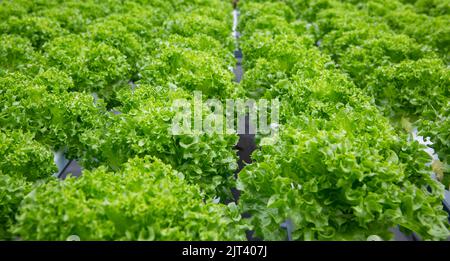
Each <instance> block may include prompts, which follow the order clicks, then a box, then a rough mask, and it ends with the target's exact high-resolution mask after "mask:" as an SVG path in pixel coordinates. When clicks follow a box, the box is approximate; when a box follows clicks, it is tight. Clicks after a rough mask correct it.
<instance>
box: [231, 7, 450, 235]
mask: <svg viewBox="0 0 450 261" xmlns="http://www.w3.org/2000/svg"><path fill="white" fill-rule="evenodd" d="M284 2H288V3H287V4H286V3H284ZM315 4H316V5H315ZM302 8H303V9H302ZM352 8H353V6H352V5H347V4H342V3H339V2H335V1H318V2H314V1H283V2H281V1H252V2H249V1H246V2H244V3H242V4H241V20H240V30H241V33H242V38H241V42H240V44H241V46H242V50H243V53H244V56H245V59H244V67H245V70H246V74H245V77H244V79H243V83H242V84H243V88H244V90H246V91H247V95H248V96H250V97H255V98H259V97H263V98H268V99H271V98H275V97H278V98H279V99H280V101H281V103H282V105H281V112H280V114H281V115H280V118H281V127H280V133H279V137H278V139H279V140H278V143H276V144H275V145H273V144H272V143H269V142H266V139H271V138H272V137H262V138H261V140H260V143H259V145H260V146H261V149H260V150H258V151H256V152H255V153H254V154H253V159H254V163H253V164H251V165H249V166H247V167H246V168H244V170H243V171H242V172H241V173H240V174H239V179H238V188H239V189H240V190H242V194H241V197H240V200H239V205H240V206H241V207H242V209H243V211H245V212H247V213H249V214H250V216H251V218H250V223H251V226H252V228H253V229H254V230H255V236H256V237H260V238H264V239H269V240H282V239H285V238H286V234H285V233H284V231H283V230H281V229H279V225H280V224H281V223H282V222H284V221H286V220H290V221H291V223H292V224H293V232H292V237H293V239H296V240H349V239H351V240H364V239H366V238H367V237H368V236H370V235H378V236H381V237H382V238H383V239H389V238H391V237H392V234H391V232H390V228H392V227H394V226H396V225H399V226H400V228H401V230H402V231H406V232H408V231H409V232H411V231H414V232H416V233H417V234H418V235H420V237H422V238H424V239H444V238H446V237H447V236H448V235H449V229H448V227H449V226H448V223H447V222H448V221H447V217H448V216H447V214H446V213H445V211H444V210H443V207H442V201H441V200H442V198H443V189H444V186H443V185H442V184H441V183H439V182H438V181H436V180H434V179H433V178H432V173H433V172H432V169H431V167H429V166H427V163H428V162H429V161H430V156H429V155H428V154H427V153H426V152H424V150H423V146H421V145H420V144H419V143H418V142H416V141H413V140H410V139H409V136H408V135H407V134H406V133H404V132H401V131H398V130H397V129H396V128H394V127H393V126H392V124H391V122H390V121H389V120H388V118H387V117H385V116H384V115H383V113H382V112H385V111H384V109H383V110H382V112H380V110H379V108H378V107H377V106H376V105H375V102H374V99H373V97H375V101H379V97H376V93H373V92H370V91H368V89H369V90H370V88H371V87H370V86H372V87H373V89H375V90H379V89H380V88H386V89H387V88H389V86H388V87H385V85H384V84H380V85H378V86H377V87H376V88H375V87H374V86H373V84H369V79H370V80H372V79H377V80H379V81H383V79H384V78H380V77H374V75H375V71H377V70H379V68H380V67H381V68H383V69H384V70H400V69H404V68H402V67H401V66H402V65H403V64H400V65H398V66H395V65H396V64H393V63H390V62H389V61H390V60H389V58H390V56H389V54H392V56H393V58H394V59H395V58H397V59H402V58H403V56H404V55H408V54H409V53H411V52H412V53H413V55H415V54H417V58H416V59H415V60H407V59H404V60H405V61H404V63H405V66H408V63H410V64H412V65H411V66H414V68H415V70H418V71H419V72H420V71H425V72H429V74H431V75H433V77H435V78H431V79H430V78H424V79H423V78H422V77H424V75H425V76H426V75H427V74H426V73H425V72H424V73H423V74H422V75H420V73H418V72H412V73H411V72H410V71H409V70H405V69H404V70H405V71H406V72H405V74H403V75H401V76H399V77H400V78H399V79H400V80H402V79H405V78H406V79H405V83H407V82H408V81H410V82H413V81H415V80H416V79H415V78H414V79H408V76H409V75H411V76H414V75H417V78H418V79H419V80H420V82H418V83H417V85H412V86H402V85H401V83H398V84H399V85H400V86H401V87H403V88H399V89H400V90H397V91H395V92H396V96H395V97H392V99H400V98H401V99H404V101H403V100H402V102H403V103H400V104H399V103H397V102H394V101H393V100H391V101H390V102H388V103H387V104H386V105H385V107H383V106H381V108H390V110H391V111H394V112H398V110H399V107H400V108H404V109H405V111H408V112H411V113H416V112H417V113H419V112H418V111H419V108H423V107H424V106H423V104H421V105H415V104H414V103H413V102H412V99H422V98H423V103H424V102H425V101H426V102H430V103H435V104H437V105H443V102H444V101H445V97H447V100H448V96H446V91H448V90H445V88H444V87H445V85H443V84H445V83H442V82H441V81H442V80H445V76H446V75H448V71H447V70H446V68H445V67H444V65H443V64H442V60H440V58H439V57H437V56H434V54H433V53H432V52H429V53H428V52H426V51H424V50H422V48H421V46H420V45H419V44H417V43H416V42H415V41H414V40H410V38H407V37H406V36H403V35H399V34H396V33H390V31H389V30H390V29H389V28H388V27H387V26H384V25H383V24H380V25H379V27H378V28H374V27H373V25H372V24H370V26H369V24H368V22H366V24H364V23H363V22H364V21H366V20H370V19H372V18H370V17H369V16H368V15H367V14H365V13H364V12H363V11H360V10H357V9H355V10H354V9H352ZM308 12H310V13H311V14H314V15H315V16H317V23H316V24H318V25H319V26H318V27H316V28H315V26H314V24H311V23H310V22H308V21H307V20H306V19H302V18H300V19H299V16H301V15H300V14H305V13H308ZM353 12H354V13H353ZM352 21H356V22H355V23H356V24H355V23H352ZM351 29H354V30H353V31H352V30H351ZM357 32H361V33H360V34H356V33H357ZM318 33H319V35H320V39H322V40H321V44H320V48H318V47H317V46H316V43H317V40H318V39H317V35H318ZM333 36H334V37H333ZM372 36H374V37H373V38H372ZM394 39H400V40H403V41H402V42H401V43H400V45H399V43H398V42H397V41H395V40H394ZM401 44H404V45H401ZM405 52H406V54H404V53H405ZM427 55H428V56H427ZM407 57H408V56H407ZM361 58H364V59H361ZM402 61H403V59H402ZM399 63H400V61H399ZM384 64H386V66H385V67H383V65H384ZM352 73H353V74H352ZM396 75H398V74H396ZM434 75H436V76H434ZM380 76H383V77H394V76H395V75H394V74H391V75H386V74H380ZM358 77H359V78H358ZM366 77H367V78H366ZM447 80H448V79H447ZM427 81H432V82H431V83H429V84H430V85H425V86H423V84H428V83H427ZM391 82H392V84H396V83H397V82H396V81H395V80H392V81H391V80H388V79H386V80H385V83H391ZM447 83H448V81H447ZM421 84H422V85H421ZM433 84H437V85H438V86H436V87H434V86H433ZM366 86H367V87H366ZM429 86H430V87H433V89H432V91H431V93H430V94H428V92H425V91H423V90H420V89H419V88H428V87H429ZM414 87H416V89H414ZM447 87H448V86H447ZM390 88H392V87H390ZM416 90H417V91H418V90H420V93H421V94H422V93H423V94H422V96H419V97H416V96H414V97H412V95H410V96H406V94H408V93H407V92H408V91H410V92H414V91H416ZM399 92H400V93H402V96H401V97H399V96H398V94H399ZM423 96H425V97H423ZM405 97H406V98H405ZM386 98H391V96H386ZM418 102H420V101H418ZM412 108H414V109H412ZM420 113H422V112H420ZM423 113H425V112H423ZM443 134H444V133H443ZM444 135H448V134H444Z"/></svg>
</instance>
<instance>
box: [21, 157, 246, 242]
mask: <svg viewBox="0 0 450 261" xmlns="http://www.w3.org/2000/svg"><path fill="white" fill-rule="evenodd" d="M239 220H240V214H239V212H237V208H236V206H235V205H233V204H231V205H229V206H226V205H222V204H216V203H211V202H206V203H205V202H204V201H203V198H202V194H201V190H200V189H199V188H198V187H197V186H195V185H188V184H187V183H186V181H185V179H184V176H183V174H182V173H180V172H177V171H174V170H172V169H171V168H170V167H169V166H167V165H165V164H163V163H162V162H161V161H159V160H157V159H154V158H146V159H134V160H130V161H129V162H128V163H127V164H126V165H125V166H124V167H123V169H120V170H117V171H116V172H114V173H111V172H107V171H106V169H105V168H99V169H97V170H95V171H86V172H85V173H84V174H83V176H82V177H81V178H79V179H74V178H69V179H66V180H64V181H59V180H52V181H50V182H48V183H47V184H43V185H41V186H39V187H37V188H36V189H35V190H34V191H33V192H32V193H30V194H29V196H27V198H26V199H25V200H24V201H23V203H22V206H21V208H20V211H19V215H18V223H17V225H16V226H14V229H13V231H14V233H15V234H17V235H18V236H20V238H21V239H26V240H30V239H33V240H65V239H66V238H67V237H69V236H70V235H77V236H79V237H80V238H81V240H243V239H244V238H245V233H244V230H243V229H244V228H245V227H244V226H242V225H240V224H239V222H240V221H239Z"/></svg>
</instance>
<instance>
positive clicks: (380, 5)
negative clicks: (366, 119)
mask: <svg viewBox="0 0 450 261" xmlns="http://www.w3.org/2000/svg"><path fill="white" fill-rule="evenodd" d="M272 2H275V3H276V2H277V1H272ZM285 2H286V5H287V6H289V9H288V10H286V11H285V18H286V21H277V24H278V25H277V28H283V27H285V23H286V22H288V23H294V24H295V27H296V28H297V27H299V28H302V29H303V28H304V26H305V25H303V24H302V23H303V22H299V21H304V22H306V28H307V30H306V32H305V34H307V35H310V36H311V37H312V38H313V40H314V41H315V44H316V45H317V46H318V47H319V49H320V50H321V51H322V52H324V53H326V54H328V55H330V56H331V58H332V60H333V61H334V62H335V63H336V66H337V67H338V68H339V69H340V70H341V71H342V72H344V73H345V74H347V75H349V76H350V78H351V80H352V81H353V82H354V84H355V85H356V86H357V87H358V88H361V89H362V90H364V92H365V93H367V94H368V95H369V96H370V97H373V98H374V101H375V103H376V105H377V106H378V108H379V109H380V110H381V111H382V113H383V114H384V115H385V116H387V117H388V118H390V119H391V122H392V124H393V125H395V126H396V127H397V128H398V129H399V130H406V131H407V132H413V131H415V129H417V130H418V133H419V135H422V136H424V137H430V140H431V142H432V143H433V145H431V146H432V147H433V149H434V150H435V152H436V153H437V154H438V156H439V159H440V161H435V162H434V164H433V166H434V171H435V172H436V173H437V174H438V178H439V179H440V180H441V181H442V182H443V183H444V184H445V185H446V186H447V187H448V186H449V185H450V165H449V162H450V158H449V155H450V136H449V135H450V134H449V132H448V129H450V125H449V124H450V70H449V69H448V62H449V60H448V53H449V49H448V46H450V38H449V37H450V33H449V30H450V26H449V25H450V12H449V11H448V8H449V4H448V2H447V1H437V0H436V1H416V2H414V3H412V2H411V1H409V2H408V3H406V2H405V3H402V2H401V1H384V0H373V1H352V0H347V1H336V0H310V1H297V0H289V1H285ZM421 6H422V7H423V6H427V7H429V8H430V10H431V9H432V8H437V9H439V10H440V11H438V12H436V13H435V14H434V15H429V14H427V13H424V12H423V8H420V7H421ZM430 12H431V11H430ZM271 19H275V18H273V17H272V18H271ZM277 30H280V29H277ZM297 30H298V29H297Z"/></svg>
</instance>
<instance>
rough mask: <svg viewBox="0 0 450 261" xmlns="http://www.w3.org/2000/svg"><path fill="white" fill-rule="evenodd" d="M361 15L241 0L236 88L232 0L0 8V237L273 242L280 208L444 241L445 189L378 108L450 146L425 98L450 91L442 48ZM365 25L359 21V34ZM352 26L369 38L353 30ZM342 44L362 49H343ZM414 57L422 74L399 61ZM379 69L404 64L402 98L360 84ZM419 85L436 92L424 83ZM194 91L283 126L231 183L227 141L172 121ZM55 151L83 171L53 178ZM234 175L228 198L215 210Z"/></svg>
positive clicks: (324, 234)
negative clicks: (255, 104) (248, 105)
mask: <svg viewBox="0 0 450 261" xmlns="http://www.w3.org/2000/svg"><path fill="white" fill-rule="evenodd" d="M418 2H419V1H418ZM422 2H423V1H422ZM380 3H381V2H380ZM369 4H370V3H369ZM398 5H400V3H398ZM409 6H411V7H410V8H412V9H411V10H414V11H415V12H417V13H418V14H420V15H422V14H423V15H428V16H431V14H428V13H425V12H423V11H419V10H420V6H421V5H420V4H417V5H414V6H413V5H409ZM439 8H440V9H439ZM391 9H392V8H391ZM391 9H389V12H391ZM441 9H442V10H445V8H441V7H439V5H436V10H437V11H435V12H433V17H436V19H438V17H439V16H441V15H443V14H441V12H442V11H441ZM349 10H351V11H352V12H351V13H352V19H354V20H355V23H354V25H353V26H351V24H352V23H353V22H352V21H353V20H352V19H350V18H348V17H347V16H345V15H344V13H345V12H349ZM367 10H368V9H365V8H362V7H361V4H354V3H340V2H336V1H284V2H279V1H243V2H242V3H241V21H240V31H241V33H242V38H241V42H240V44H241V47H242V49H243V53H244V55H245V59H244V67H245V71H246V74H245V77H244V80H243V82H242V83H241V84H236V83H234V82H233V74H232V72H231V70H230V67H232V66H233V63H234V59H233V56H232V49H233V47H234V43H233V39H232V38H231V24H232V21H231V19H232V17H231V4H230V3H229V2H228V1H220V0H213V1H211V0H198V1H185V0H171V1H162V0H161V1H160V0H135V1H115V0H109V1H96V0H89V1H58V0H40V1H25V0H21V1H3V2H1V3H0V17H2V19H1V20H0V21H1V22H0V32H1V34H0V42H1V44H0V126H1V127H0V138H1V141H0V155H2V157H4V158H5V160H3V161H2V162H1V163H0V199H1V201H0V202H1V204H0V221H1V222H0V224H1V225H0V237H1V238H3V239H23V240H30V239H38V240H65V239H66V238H67V237H69V236H70V235H78V236H79V237H80V238H81V240H89V239H91V240H231V239H233V240H243V239H245V231H246V230H253V231H255V236H256V237H259V238H261V239H265V240H283V239H285V238H286V231H285V230H283V229H281V228H280V224H281V223H283V222H284V221H286V220H290V221H292V224H293V226H294V232H293V238H294V239H296V240H324V239H330V240H344V239H363V240H364V239H366V238H367V237H368V236H369V235H373V234H376V235H379V236H381V237H382V238H383V239H389V238H391V236H392V235H391V233H390V232H389V228H391V227H393V226H395V225H400V227H401V228H402V229H404V230H405V231H409V232H410V231H414V232H416V233H418V234H419V235H420V236H421V237H423V238H424V239H444V238H446V237H447V236H448V235H449V232H448V225H447V222H446V219H447V215H446V213H445V212H444V211H443V210H442V205H441V200H442V193H443V186H442V185H441V184H440V183H438V182H436V181H434V180H433V179H432V178H431V174H432V169H431V167H427V163H428V161H429V156H428V155H427V154H426V153H425V152H424V151H423V147H422V146H420V145H419V144H418V143H417V142H414V141H409V140H408V135H406V134H404V133H403V132H401V131H398V130H397V129H396V128H395V127H393V126H392V124H391V122H390V121H389V120H388V118H387V117H385V116H384V115H383V114H385V115H388V116H391V114H394V113H395V114H397V113H399V112H401V113H403V112H407V113H408V116H410V117H412V115H414V116H415V117H417V118H419V117H420V118H421V119H425V120H428V121H429V122H428V124H427V126H431V124H435V125H438V126H439V127H440V128H441V129H440V132H439V128H430V130H431V131H434V132H436V133H433V135H431V134H430V135H429V136H431V137H432V138H433V139H435V140H436V139H439V138H441V140H442V144H443V145H442V146H443V148H444V152H442V153H444V155H448V154H445V148H447V149H448V139H446V138H445V136H444V135H446V133H445V131H444V128H445V125H444V126H443V125H440V124H442V123H441V122H442V121H444V120H442V119H441V121H438V120H437V118H435V115H434V114H431V112H430V110H428V109H426V110H425V109H423V108H427V107H426V106H425V107H424V105H423V104H425V103H426V102H428V103H432V104H431V105H430V107H432V106H436V107H438V106H440V105H441V104H442V103H443V100H445V97H448V95H447V94H448V86H447V87H446V86H445V82H444V83H443V82H442V81H443V80H445V79H447V80H448V78H446V77H447V76H448V70H446V68H445V67H443V65H442V64H443V63H444V61H445V59H446V58H445V57H444V56H442V55H439V54H438V53H439V51H437V50H436V48H437V47H430V48H428V47H427V48H425V47H424V46H428V44H427V45H424V44H422V43H417V42H416V40H413V38H411V37H410V36H406V35H403V34H402V35H400V36H398V37H397V38H395V40H394V38H392V39H391V38H390V37H391V36H392V37H394V36H396V35H398V32H396V31H393V29H392V28H391V25H389V24H385V25H380V28H376V29H370V28H367V27H365V26H373V24H372V23H381V22H382V21H385V20H386V18H385V17H384V15H381V14H380V16H379V18H368V17H369V15H368V13H367V12H368V11H367ZM427 12H428V11H427ZM429 12H431V11H429ZM328 13H331V15H328ZM386 13H387V11H386ZM306 14H310V15H309V16H306ZM304 15H305V16H304ZM444 15H445V14H444ZM372 17H373V16H372ZM345 19H350V20H348V21H347V20H345ZM371 19H374V21H372V20H371ZM321 21H322V22H321ZM347 24H348V25H350V26H349V27H348V28H347V27H345V26H343V25H347ZM314 25H318V26H314ZM358 27H359V28H360V30H362V31H365V33H361V35H360V34H357V33H354V35H353V33H352V29H354V28H356V29H357V28H358ZM324 28H328V29H326V31H325V29H324ZM339 28H342V29H339ZM433 28H435V27H433ZM338 30H342V31H341V33H338V32H337V31H338ZM433 30H435V29H433ZM333 32H336V33H335V34H336V37H332V35H334V34H333ZM346 32H349V36H348V38H346V37H342V39H341V37H338V36H341V35H347V34H346ZM327 35H330V36H327ZM362 36H366V37H365V38H364V37H363V38H361V39H362V41H364V43H365V45H364V44H362V43H359V42H358V43H353V42H351V41H356V40H358V38H359V37H362ZM328 38H329V40H328ZM355 38H356V39H355ZM375 38H376V39H375ZM378 38H380V39H382V41H381V42H376V40H377V39H378ZM398 38H401V39H402V40H403V42H402V44H403V45H398V43H397V42H396V41H397V40H398ZM337 39H341V40H339V41H338V40H337ZM346 39H350V40H349V41H350V42H345V41H347V40H346ZM318 40H320V41H319V42H320V48H318V47H316V44H317V42H318ZM383 41H384V42H383ZM417 41H418V40H417ZM430 41H434V40H430ZM335 42H337V43H335ZM338 42H343V43H342V45H339V44H338ZM372 43H373V45H371V44H372ZM333 45H334V46H336V48H333ZM327 46H328V47H327ZM351 46H354V47H355V48H353V49H355V54H354V55H353V56H351V55H352V52H351V51H349V53H348V54H345V55H342V54H343V53H344V52H345V51H347V49H348V50H350V49H352V48H351ZM364 46H367V47H364ZM397 47H398V48H397ZM371 48H372V49H371ZM383 48H384V49H383ZM353 49H352V50H353ZM360 49H361V50H362V51H361V50H360ZM409 49H411V51H409ZM373 50H376V52H373ZM356 51H360V52H362V53H356ZM405 52H407V53H406V54H404V53H405ZM408 52H413V54H411V55H410V54H409V53H408ZM374 53H375V54H374ZM347 55H349V57H347ZM358 55H360V56H358ZM377 55H378V56H377ZM389 55H392V57H391V56H389ZM402 55H403V56H402ZM413 55H415V56H413ZM410 56H411V57H415V58H414V59H412V58H410ZM350 57H353V60H351V59H350ZM360 57H365V59H366V60H364V62H361V63H360V62H358V61H359V60H360ZM390 57H391V58H390ZM399 57H400V58H399ZM404 57H406V58H408V59H406V58H404ZM346 59H348V60H346ZM352 61H353V62H352ZM394 61H395V62H394ZM408 61H410V62H411V65H409V64H406V65H404V66H413V68H416V69H415V70H417V72H415V73H413V74H412V75H418V76H417V77H416V78H413V79H410V78H408V77H412V76H411V74H410V71H409V69H407V68H405V67H401V68H400V65H401V63H402V62H405V63H406V62H408ZM345 64H347V65H345ZM397 64H399V68H397V67H396V66H392V65H397ZM389 65H390V66H389ZM383 66H385V67H383ZM381 67H383V68H385V69H386V70H388V69H391V70H401V69H402V70H404V71H405V73H404V76H402V77H401V78H399V79H395V82H399V84H400V86H401V87H403V88H401V87H397V86H392V87H389V88H394V87H395V88H398V89H399V90H400V91H399V90H395V92H396V93H398V92H400V93H403V94H402V95H403V97H404V98H402V99H399V98H393V99H395V100H389V99H388V100H387V102H385V101H384V100H385V98H380V97H381V96H380V97H379V96H377V95H378V94H377V92H375V91H372V90H375V89H377V88H378V89H380V86H381V87H383V88H385V87H384V85H382V84H381V83H380V85H376V86H378V87H377V88H375V87H366V86H369V85H371V84H375V83H372V82H373V81H375V80H374V79H377V81H382V80H383V79H384V78H382V77H381V76H380V79H378V77H379V76H377V75H381V73H378V74H377V72H376V70H378V68H381ZM423 68H424V69H423ZM351 69H352V70H351ZM361 71H364V73H361V74H360V72H361ZM423 71H425V72H423ZM352 72H353V74H352ZM420 73H422V74H420ZM427 73H428V74H427ZM394 74H398V72H397V71H395V72H392V75H394ZM382 75H383V77H386V76H384V75H385V74H384V73H383V74H382ZM424 75H425V76H424ZM428 75H431V76H428ZM365 76H367V77H369V76H370V77H369V78H367V79H366V77H365ZM423 77H429V78H430V79H425V78H423ZM384 81H385V83H391V82H393V81H394V80H392V81H391V80H389V79H384ZM417 81H418V82H417ZM428 81H433V83H434V84H437V85H438V86H440V87H441V88H438V87H435V85H433V84H432V83H430V84H429V85H425V86H427V87H421V86H424V84H428ZM404 82H405V83H410V84H412V83H414V84H416V85H412V86H409V87H406V85H405V86H403V85H401V84H404ZM416 82H417V83H416ZM374 86H375V85H374ZM413 87H414V88H413ZM389 88H386V92H387V91H391V92H393V91H394V90H391V89H389ZM420 88H433V89H432V90H433V91H432V92H430V93H429V92H426V93H425V92H420V93H421V95H420V96H418V97H416V99H419V100H417V101H413V99H414V97H413V94H411V93H408V89H409V90H412V92H416V90H421V91H423V90H422V89H420ZM446 88H447V89H446ZM378 89H377V90H378ZM196 90H199V91H202V93H203V95H204V98H212V97H214V98H218V99H225V98H242V97H244V96H247V97H251V98H267V99H272V98H278V99H279V100H280V101H281V111H280V116H281V119H280V120H281V122H280V132H279V136H278V137H260V139H259V145H260V149H259V150H257V151H256V152H255V154H254V156H253V158H254V160H255V163H254V164H251V165H248V166H246V167H245V168H244V170H243V171H242V172H241V173H240V174H239V177H238V180H237V181H236V180H235V179H234V175H233V173H234V171H235V170H236V168H237V165H236V160H237V159H236V153H235V151H234V150H233V147H234V145H235V144H236V143H237V139H238V137H237V135H217V134H212V135H207V134H203V135H178V136H173V135H171V134H170V133H169V132H168V129H169V128H170V126H171V119H172V118H173V116H174V113H175V112H174V111H173V110H172V109H171V105H172V102H173V101H174V100H175V99H179V98H184V99H191V98H192V92H193V91H196ZM446 92H447V93H446ZM445 95H447V96H445ZM385 96H386V97H388V98H389V97H390V96H389V95H385ZM383 97H384V96H383ZM405 97H406V98H405ZM373 98H375V99H373ZM386 99H387V98H386ZM397 99H398V100H397ZM447 99H448V98H447ZM374 101H375V102H374ZM375 103H376V104H377V105H379V106H376V105H375ZM421 106H422V107H421ZM380 108H381V112H380ZM439 108H440V107H439ZM204 112H205V113H208V112H209V108H204ZM435 113H437V112H435ZM405 115H406V114H405ZM426 115H428V116H427V117H428V118H425V116H426ZM392 118H393V117H392ZM421 129H425V128H421ZM439 135H441V136H439ZM447 135H448V134H447ZM270 139H276V141H277V143H275V144H274V143H273V142H269V140H270ZM446 142H447V143H446ZM435 144H439V143H438V142H436V143H435ZM445 144H447V147H445ZM59 149H65V151H66V156H67V157H68V158H72V159H77V160H78V161H79V162H80V163H81V165H82V166H83V175H82V177H80V178H78V179H74V178H68V179H66V180H64V181H60V180H57V179H55V178H54V177H52V174H53V173H55V172H56V171H57V170H56V167H55V164H54V162H53V151H56V150H59ZM436 149H437V150H438V151H439V149H438V147H436ZM236 186H237V187H238V188H239V189H240V190H241V191H242V194H241V198H240V200H239V202H238V204H237V205H236V204H234V203H231V204H223V203H226V202H229V201H230V200H231V199H232V195H231V193H230V190H231V188H233V187H236ZM242 213H249V214H250V216H251V217H250V218H249V219H241V214H242Z"/></svg>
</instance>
